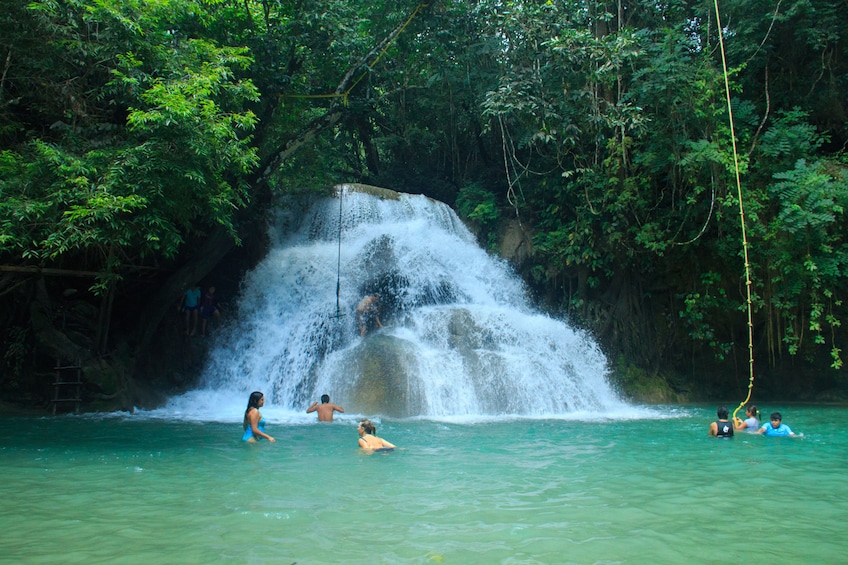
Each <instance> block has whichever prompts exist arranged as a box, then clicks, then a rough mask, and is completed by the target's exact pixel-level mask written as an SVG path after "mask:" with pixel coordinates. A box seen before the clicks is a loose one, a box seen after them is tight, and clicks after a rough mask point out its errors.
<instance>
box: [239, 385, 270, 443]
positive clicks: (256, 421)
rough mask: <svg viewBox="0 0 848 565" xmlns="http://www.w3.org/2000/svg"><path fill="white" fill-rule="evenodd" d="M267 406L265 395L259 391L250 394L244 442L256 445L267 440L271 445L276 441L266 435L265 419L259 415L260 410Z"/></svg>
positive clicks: (245, 414)
mask: <svg viewBox="0 0 848 565" xmlns="http://www.w3.org/2000/svg"><path fill="white" fill-rule="evenodd" d="M262 406H265V395H264V394H262V393H261V392H259V391H258V390H257V391H255V392H251V393H250V398H248V399H247V410H245V411H244V423H243V425H244V435H243V436H242V437H241V440H242V441H246V442H249V443H255V442H256V441H258V440H260V439H262V438H265V439H267V440H268V441H270V442H271V443H274V442H275V441H277V440H275V439H274V438H272V437H271V436H269V435H268V434H266V433H265V418H263V417H262V414H260V413H259V408H261V407H262Z"/></svg>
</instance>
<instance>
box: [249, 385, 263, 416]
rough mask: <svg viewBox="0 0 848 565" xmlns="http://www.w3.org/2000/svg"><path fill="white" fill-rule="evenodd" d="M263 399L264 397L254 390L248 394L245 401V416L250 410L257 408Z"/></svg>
mask: <svg viewBox="0 0 848 565" xmlns="http://www.w3.org/2000/svg"><path fill="white" fill-rule="evenodd" d="M263 398H265V395H264V394H263V393H261V392H260V391H258V390H255V391H253V392H251V393H250V397H249V398H248V399H247V409H246V410H245V411H244V413H245V415H247V413H248V412H250V409H251V408H259V402H260V401H261V400H262V399H263Z"/></svg>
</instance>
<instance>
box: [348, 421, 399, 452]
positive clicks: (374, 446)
mask: <svg viewBox="0 0 848 565" xmlns="http://www.w3.org/2000/svg"><path fill="white" fill-rule="evenodd" d="M356 431H357V432H358V433H359V447H361V448H362V449H367V450H369V451H392V450H393V449H394V448H395V445H394V444H392V443H389V442H388V441H386V440H384V439H383V438H381V437H377V428H376V427H375V426H374V424H373V423H372V422H371V420H368V419H365V420H362V421H361V422H359V426H358V427H357V428H356Z"/></svg>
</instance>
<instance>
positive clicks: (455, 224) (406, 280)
mask: <svg viewBox="0 0 848 565" xmlns="http://www.w3.org/2000/svg"><path fill="white" fill-rule="evenodd" d="M357 186H358V185H343V186H341V187H338V193H337V197H328V198H325V199H322V200H319V201H317V202H316V203H315V204H314V205H312V207H311V209H310V210H309V212H308V213H305V214H301V215H300V216H299V217H297V218H296V219H295V221H294V223H295V224H296V225H294V226H293V227H291V226H289V228H288V229H286V230H283V229H281V228H279V227H278V228H276V229H274V230H273V231H272V246H271V250H270V252H269V253H268V255H267V257H265V258H264V260H262V261H261V263H260V264H259V265H258V266H257V267H256V268H255V269H253V270H252V271H251V272H249V273H248V274H247V275H246V277H245V279H244V281H243V283H242V288H241V291H240V295H239V297H238V301H237V302H238V304H237V312H231V311H232V310H233V308H232V307H231V308H230V309H229V311H228V312H227V316H228V318H229V319H228V320H227V321H226V323H225V326H224V328H222V330H221V332H219V334H218V335H216V336H215V342H214V346H213V347H212V349H211V351H210V354H209V360H208V363H207V365H206V368H205V370H204V373H203V376H202V380H201V389H200V390H199V391H195V393H194V396H192V399H193V400H192V401H193V402H197V401H198V399H199V398H201V397H203V396H204V395H206V397H209V398H215V397H216V395H218V397H219V398H220V397H221V396H226V397H228V398H229V397H232V398H235V399H236V401H237V404H238V405H243V404H244V403H245V402H246V400H247V394H248V393H249V391H251V390H262V391H264V392H265V395H266V399H267V403H268V404H270V405H272V406H276V407H279V408H281V409H283V410H290V411H291V412H292V413H295V412H297V413H302V412H303V411H304V410H305V408H306V407H307V406H308V405H309V404H310V403H311V401H313V400H317V399H318V398H319V397H320V396H321V394H324V393H326V394H329V395H330V397H331V400H332V402H334V403H336V404H340V405H342V406H344V407H345V409H346V411H347V413H359V414H368V415H374V414H377V415H385V416H393V417H416V416H421V417H433V418H438V417H452V416H460V417H462V416H481V415H482V416H501V415H521V416H537V415H540V416H541V415H561V414H565V413H592V412H601V413H603V412H610V411H613V410H615V409H617V408H620V407H622V406H624V404H623V402H622V401H621V400H620V399H619V397H618V396H617V394H615V392H614V391H613V390H612V388H611V387H610V385H609V383H608V381H607V375H608V369H607V361H606V359H605V357H604V355H603V354H602V352H601V351H600V349H599V347H598V345H597V344H596V343H595V342H594V341H593V340H592V339H591V338H590V336H588V335H587V334H586V333H585V332H582V331H579V330H576V329H575V328H572V327H571V326H570V325H568V324H567V323H566V322H564V321H562V320H558V319H554V318H551V317H549V316H547V315H544V314H542V313H540V312H539V311H538V310H536V309H534V307H533V305H532V304H531V303H530V301H529V299H528V296H527V292H526V289H525V287H524V285H523V283H522V281H521V279H520V278H519V277H517V276H516V275H515V274H514V272H512V270H511V268H510V267H509V265H508V264H507V263H506V262H505V261H503V260H500V259H498V258H496V257H493V256H491V255H489V254H488V253H486V251H485V250H483V249H481V248H480V247H479V246H478V245H477V243H476V241H475V238H474V236H473V235H472V234H471V233H470V232H469V231H468V229H467V228H466V227H465V226H464V225H463V224H462V222H461V221H460V220H459V218H458V217H457V216H456V214H455V213H454V212H453V211H452V210H451V209H450V208H449V207H448V206H446V205H445V204H442V203H440V202H436V201H434V200H431V199H428V198H426V197H424V196H417V195H409V194H400V193H395V192H391V191H382V190H371V191H369V192H372V193H366V192H363V191H362V190H361V189H357ZM289 223H290V224H291V222H289ZM340 234H341V235H340ZM372 293H379V294H380V313H379V317H380V319H381V321H382V323H383V325H384V327H383V328H382V329H379V328H376V329H370V330H369V331H368V332H367V333H366V334H365V336H364V337H360V332H359V326H358V324H357V316H356V314H355V307H356V305H357V304H358V303H359V301H360V300H361V299H362V297H363V296H366V295H370V294H372ZM198 395H199V396H198ZM240 410H242V411H243V410H244V407H243V406H242V407H241V408H240Z"/></svg>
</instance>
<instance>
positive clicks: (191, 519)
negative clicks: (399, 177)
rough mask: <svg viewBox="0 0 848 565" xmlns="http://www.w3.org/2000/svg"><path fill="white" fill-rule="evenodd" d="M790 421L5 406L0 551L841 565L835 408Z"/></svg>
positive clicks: (64, 557)
mask: <svg viewBox="0 0 848 565" xmlns="http://www.w3.org/2000/svg"><path fill="white" fill-rule="evenodd" d="M773 409H779V410H781V411H782V412H783V414H784V422H785V423H787V424H789V425H790V426H791V427H792V428H793V429H794V430H795V431H796V432H803V433H804V434H805V437H804V438H802V439H794V440H793V439H784V438H766V437H762V436H750V435H741V434H740V435H737V437H736V438H734V439H733V440H716V439H711V438H708V437H707V435H706V430H707V426H708V425H709V422H710V421H711V420H712V417H713V408H712V407H710V408H709V409H707V408H691V407H686V408H679V407H677V408H673V407H668V408H665V409H663V408H659V409H656V413H657V415H673V416H675V417H672V418H666V419H664V418H656V419H651V418H647V419H636V420H624V421H610V420H606V421H605V420H598V421H593V422H588V421H572V420H513V421H495V422H479V423H465V424H458V423H444V422H432V421H383V422H382V423H381V424H380V425H379V427H378V433H379V435H381V436H383V437H385V438H386V439H388V440H390V441H392V442H393V443H395V444H397V445H399V446H403V447H404V448H405V449H402V450H399V451H395V452H394V453H391V454H385V455H382V454H378V455H365V454H363V453H361V452H360V451H359V450H358V449H357V448H356V432H355V429H354V428H355V426H354V424H353V419H346V420H337V421H336V422H334V423H332V424H316V423H314V422H313V421H311V420H310V421H309V422H302V423H285V424H284V423H275V422H273V421H271V422H269V424H268V431H269V432H270V433H271V434H272V435H274V436H275V437H276V438H277V440H278V441H277V443H276V444H269V443H267V442H264V443H260V444H256V445H246V444H242V443H241V442H240V441H239V436H240V434H241V431H240V428H241V426H240V424H239V423H232V424H225V423H198V422H174V421H163V420H156V419H150V418H139V417H134V416H127V417H106V416H104V417H74V416H65V417H57V418H38V419H35V418H9V417H7V418H2V419H0V462H1V463H2V466H1V467H0V477H2V481H0V499H2V507H0V508H2V510H0V563H4V564H5V563H62V564H72V563H86V564H91V563H133V564H135V563H192V564H193V563H197V564H201V563H202V564H207V563H275V564H286V565H288V564H291V563H298V564H301V565H307V564H315V565H317V564H379V563H385V564H419V563H420V564H431V563H442V564H456V565H472V564H541V563H544V564H554V563H556V564H570V563H575V564H577V563H579V564H616V563H639V564H641V563H668V564H684V563H716V564H722V565H724V564H726V563H729V562H753V563H781V564H786V563H844V562H845V560H846V553H848V534H846V525H845V524H846V522H848V485H846V476H848V474H847V473H848V409H846V408H827V407H792V406H777V407H765V410H764V412H765V411H766V410H767V411H771V410H773Z"/></svg>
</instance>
